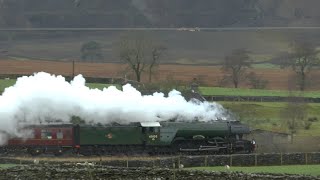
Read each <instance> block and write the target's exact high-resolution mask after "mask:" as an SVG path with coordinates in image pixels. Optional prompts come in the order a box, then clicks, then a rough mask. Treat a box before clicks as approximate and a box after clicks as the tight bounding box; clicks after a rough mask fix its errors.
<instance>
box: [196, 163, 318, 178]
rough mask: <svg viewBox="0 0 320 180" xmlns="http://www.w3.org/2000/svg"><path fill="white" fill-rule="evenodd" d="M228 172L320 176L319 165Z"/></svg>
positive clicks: (250, 168)
mask: <svg viewBox="0 0 320 180" xmlns="http://www.w3.org/2000/svg"><path fill="white" fill-rule="evenodd" d="M190 169H195V170H208V171H226V169H225V167H221V166H218V167H196V168H190ZM230 171H238V172H239V171H241V172H245V173H276V174H280V173H282V174H283V173H287V174H305V175H312V176H320V165H290V166H256V167H231V168H230Z"/></svg>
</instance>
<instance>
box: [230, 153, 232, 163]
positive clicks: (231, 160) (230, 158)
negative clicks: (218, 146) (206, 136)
mask: <svg viewBox="0 0 320 180" xmlns="http://www.w3.org/2000/svg"><path fill="white" fill-rule="evenodd" d="M230 166H232V154H230Z"/></svg>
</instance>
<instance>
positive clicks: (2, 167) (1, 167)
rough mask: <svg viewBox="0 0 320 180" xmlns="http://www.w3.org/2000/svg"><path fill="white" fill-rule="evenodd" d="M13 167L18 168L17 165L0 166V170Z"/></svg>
mask: <svg viewBox="0 0 320 180" xmlns="http://www.w3.org/2000/svg"><path fill="white" fill-rule="evenodd" d="M14 166H18V165H17V164H0V169H4V168H11V167H14Z"/></svg>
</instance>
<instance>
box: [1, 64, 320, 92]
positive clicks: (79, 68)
mask: <svg viewBox="0 0 320 180" xmlns="http://www.w3.org/2000/svg"><path fill="white" fill-rule="evenodd" d="M72 69H73V68H72V62H53V61H36V60H32V61H31V60H24V61H19V60H2V61H0V74H32V73H34V72H39V71H44V72H49V73H53V74H57V75H66V76H71V75H72V71H73V70H72ZM252 71H254V72H256V73H257V74H259V75H261V76H262V78H264V79H267V80H268V81H269V84H268V87H267V89H282V90H286V89H288V84H289V83H288V82H289V81H288V79H289V78H290V76H291V75H292V72H291V71H290V69H285V70H283V69H270V68H259V69H258V68H256V69H252ZM74 72H75V74H82V75H84V76H85V77H86V76H87V77H110V78H112V77H114V78H119V77H124V76H125V74H127V77H129V78H130V77H132V75H131V73H129V72H127V70H126V65H124V64H115V63H80V62H76V63H75V68H74ZM319 75H320V72H315V73H313V75H312V76H313V77H320V76H319ZM222 77H223V73H222V72H221V70H220V68H219V67H218V66H205V65H198V66H195V65H193V66H191V65H165V64H163V65H159V67H158V70H157V72H156V73H155V75H154V77H153V82H160V81H165V80H168V79H174V80H180V81H184V82H191V81H192V79H193V78H198V79H199V80H200V81H201V82H202V85H207V86H217V85H218V83H217V82H218V81H219V79H221V78H222ZM146 80H147V74H145V76H144V77H143V81H144V82H146ZM318 84H320V83H318V82H317V81H316V80H314V81H313V83H312V85H313V86H312V88H310V89H312V90H315V89H319V87H320V86H319V85H318ZM245 86H246V85H245V84H244V83H243V84H241V85H240V87H245Z"/></svg>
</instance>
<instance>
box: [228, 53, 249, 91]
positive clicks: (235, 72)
mask: <svg viewBox="0 0 320 180" xmlns="http://www.w3.org/2000/svg"><path fill="white" fill-rule="evenodd" d="M248 54H249V51H247V50H245V49H236V50H234V51H232V53H231V54H230V55H228V56H226V57H225V59H224V62H223V65H222V69H223V70H224V71H225V72H229V73H230V77H229V78H230V79H231V81H232V83H233V85H234V87H235V88H238V86H239V83H240V82H241V81H242V80H243V79H245V78H246V70H247V69H248V68H251V64H252V60H251V59H250V57H249V55H248Z"/></svg>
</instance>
